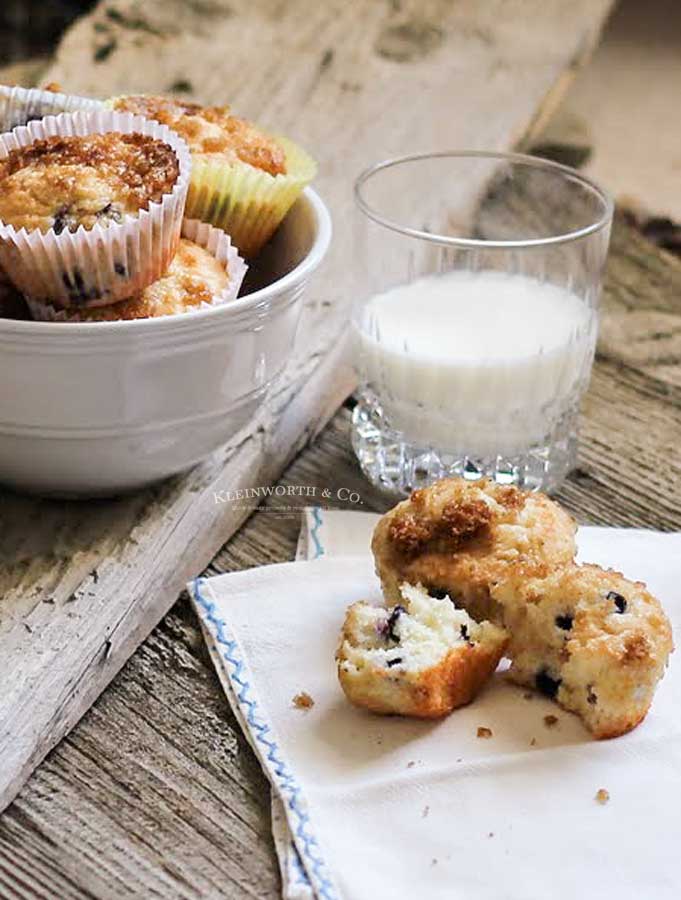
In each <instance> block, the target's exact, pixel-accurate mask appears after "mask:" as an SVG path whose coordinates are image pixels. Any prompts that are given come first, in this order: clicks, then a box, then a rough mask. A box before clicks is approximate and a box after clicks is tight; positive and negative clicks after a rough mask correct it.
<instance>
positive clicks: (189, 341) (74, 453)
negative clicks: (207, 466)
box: [0, 188, 331, 496]
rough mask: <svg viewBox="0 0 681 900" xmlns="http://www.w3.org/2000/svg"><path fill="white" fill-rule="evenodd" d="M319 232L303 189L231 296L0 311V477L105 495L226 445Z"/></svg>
mask: <svg viewBox="0 0 681 900" xmlns="http://www.w3.org/2000/svg"><path fill="white" fill-rule="evenodd" d="M330 238H331V220H330V218H329V214H328V211H327V209H326V207H325V205H324V203H323V202H322V201H321V200H320V198H319V196H318V195H317V194H316V193H315V192H314V191H313V190H311V189H310V188H307V189H306V190H305V191H304V193H303V194H302V196H301V197H300V199H299V200H298V202H297V203H296V204H295V206H294V207H293V208H292V209H291V211H290V212H289V214H288V216H287V217H286V219H285V220H284V222H283V224H282V225H281V227H280V229H279V231H278V232H277V234H276V235H275V237H274V239H273V240H272V242H271V243H270V245H269V246H268V247H267V248H266V250H265V251H263V253H262V254H261V256H260V258H259V260H258V262H257V264H256V265H253V266H252V267H251V271H249V273H248V274H247V276H246V281H245V283H244V286H243V287H242V296H241V297H240V298H239V299H238V300H236V301H234V302H233V303H231V304H226V305H225V306H222V307H216V308H215V309H207V310H199V311H197V312H193V313H187V314H185V315H180V316H168V317H166V318H159V319H142V320H139V321H132V322H93V323H54V322H19V321H11V320H7V319H0V482H2V483H4V484H6V485H10V486H12V487H14V488H17V489H19V490H28V491H31V492H38V493H45V494H59V495H81V496H83V495H86V496H95V495H106V494H116V493H120V492H123V491H129V490H133V489H135V488H138V487H141V486H142V485H145V484H149V483H150V482H153V481H157V480H159V479H161V478H165V477H167V476H169V475H173V474H175V473H177V472H181V471H183V470H185V469H188V468H189V467H191V466H192V465H193V464H194V463H196V462H198V461H199V460H200V459H202V458H203V457H205V456H207V455H208V454H210V453H211V452H212V451H213V450H215V449H217V448H218V447H219V446H220V445H221V444H224V443H225V442H226V441H227V440H229V438H230V437H232V436H233V435H234V434H235V433H236V432H237V431H238V430H239V429H240V428H241V427H242V426H243V425H244V424H245V423H246V422H247V421H248V419H249V418H250V417H252V416H253V414H254V413H255V412H256V410H257V408H258V406H259V404H260V403H261V402H262V400H263V398H264V396H265V394H266V393H267V390H268V388H269V386H270V385H271V384H272V382H273V380H274V379H275V378H276V376H277V375H278V374H279V373H280V372H281V370H282V368H283V367H284V364H285V363H286V361H287V359H288V357H289V356H290V354H291V351H292V349H293V344H294V340H295V334H296V328H297V325H298V321H299V318H300V311H301V306H302V304H301V297H302V294H303V291H304V290H305V287H306V284H307V282H308V280H309V278H310V276H311V275H312V273H313V271H314V270H315V269H316V268H317V266H318V265H319V263H320V262H321V260H322V258H323V257H324V254H325V253H326V250H327V248H328V245H329V241H330ZM249 291H250V292H249ZM245 292H249V293H245Z"/></svg>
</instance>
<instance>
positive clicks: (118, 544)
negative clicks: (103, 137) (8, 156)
mask: <svg viewBox="0 0 681 900" xmlns="http://www.w3.org/2000/svg"><path fill="white" fill-rule="evenodd" d="M610 5H611V3H610V0H573V2H571V3H566V2H563V0H553V2H550V3H546V2H540V0H524V2H523V3H519V2H513V3H509V2H507V0H504V2H501V0H494V2H490V3H487V4H484V5H480V4H475V3H473V2H466V3H459V4H451V3H449V2H446V0H428V2H416V0H408V2H406V0H405V2H403V3H399V4H395V3H384V2H370V3H363V4H349V3H346V2H341V0H334V2H331V3H326V4H318V3H314V2H311V0H294V2H288V3H286V4H282V3H279V2H274V0H237V2H233V0H230V3H229V6H228V5H227V4H226V3H224V2H223V0H210V2H203V0H202V2H194V0H192V2H191V3H188V2H184V0H182V2H181V0H153V2H145V3H144V4H142V3H140V2H136V0H118V2H113V0H107V2H104V3H100V4H99V5H98V6H97V7H96V9H95V11H94V12H93V13H92V15H90V16H88V17H86V18H85V19H83V20H82V21H81V22H79V23H78V24H77V25H76V26H75V27H74V28H73V29H72V30H71V32H70V33H69V34H68V35H67V37H66V39H65V40H64V42H63V44H62V46H61V48H60V49H59V52H58V55H57V60H56V63H55V65H54V66H53V68H52V69H51V71H50V72H49V73H48V74H47V75H46V78H48V79H49V80H56V81H60V82H61V83H62V85H63V87H64V88H65V89H66V90H70V91H82V92H91V93H94V94H99V95H107V94H111V93H116V92H120V91H126V90H128V91H129V90H135V91H168V90H179V89H181V90H185V91H191V92H194V93H195V94H196V96H197V97H198V98H199V99H201V100H203V101H204V102H210V101H216V102H224V101H225V100H230V101H232V102H233V104H234V106H235V107H236V108H237V109H240V110H243V111H245V112H246V113H247V114H248V115H250V116H252V117H255V118H259V119H261V120H262V122H263V123H264V124H266V125H271V126H273V127H276V128H277V129H281V130H283V131H287V132H290V133H291V134H292V135H293V136H294V137H296V138H298V139H299V140H301V141H302V142H303V143H304V144H306V145H307V146H309V147H310V149H312V150H313V152H315V153H316V155H317V156H318V157H319V158H320V161H321V177H320V187H321V190H322V193H323V194H324V195H325V196H326V197H327V199H328V200H329V203H330V205H331V208H332V211H333V213H334V215H335V218H336V221H337V222H338V223H339V228H338V231H337V234H338V238H337V240H336V242H335V246H334V251H333V253H332V255H331V257H332V258H331V260H330V262H329V265H328V266H327V268H326V273H325V277H320V278H319V279H318V280H317V282H316V284H315V286H314V289H313V291H312V293H311V296H310V298H309V301H308V303H307V305H306V309H305V315H304V320H303V326H302V330H301V338H300V340H299V343H298V345H297V350H296V352H295V354H294V357H293V359H292V361H291V365H290V367H289V369H288V371H287V373H286V376H285V377H284V378H283V379H282V382H281V384H280V385H279V388H278V391H277V392H276V394H275V396H274V397H272V398H271V400H270V401H269V403H268V404H266V408H265V409H264V410H263V414H262V417H261V418H260V419H259V421H258V422H257V423H254V425H253V427H252V428H251V429H250V430H248V431H246V432H245V433H243V434H242V435H240V437H239V439H238V440H235V441H233V442H232V443H231V444H230V445H229V446H228V447H226V448H224V449H223V450H221V451H220V452H218V453H217V454H215V456H214V457H213V458H212V459H211V460H209V461H208V462H206V463H205V464H204V465H202V466H200V467H198V468H197V469H196V470H194V471H193V472H192V473H190V474H189V475H188V476H186V477H184V478H178V479H175V480H174V481H172V482H169V483H167V484H165V485H163V486H162V487H160V488H156V489H153V490H150V491H147V492H144V493H141V494H139V495H137V496H135V497H130V498H127V499H124V500H120V501H117V502H109V503H97V504H87V505H86V504H79V505H75V504H63V505H55V504H49V503H44V502H40V501H33V500H27V499H23V498H15V497H9V496H6V495H5V496H3V497H2V506H1V509H0V516H2V522H1V528H0V560H2V561H3V562H4V565H3V568H2V569H0V586H1V589H2V594H3V600H2V603H1V604H0V656H1V657H2V659H3V661H4V662H5V664H6V665H7V667H8V669H9V671H10V672H12V677H11V678H10V679H9V682H8V684H7V686H6V688H5V689H4V690H3V692H2V696H1V697H0V754H1V756H2V768H1V769H0V808H2V807H3V806H4V805H6V804H7V803H8V802H9V801H10V800H11V799H12V797H13V796H14V795H15V794H16V792H17V790H18V789H19V787H20V786H21V784H22V783H23V781H24V780H25V779H26V777H27V776H28V774H29V773H30V772H31V771H32V769H33V768H34V767H35V766H36V765H37V764H38V762H39V761H40V760H41V759H42V758H43V756H44V755H45V753H46V752H47V751H48V750H49V749H50V748H51V747H52V746H54V745H55V743H57V742H58V741H59V740H60V739H61V738H62V737H63V736H64V735H65V734H66V733H67V732H68V731H69V729H70V728H71V727H72V726H73V724H74V723H75V722H76V721H77V720H78V718H79V717H80V716H81V715H82V714H83V712H84V711H85V710H86V709H88V707H89V706H90V704H91V703H92V701H93V700H94V699H95V698H96V697H97V696H98V694H99V693H100V692H101V690H102V689H103V688H104V687H105V686H106V684H108V682H109V681H110V680H111V678H112V677H113V676H114V675H115V674H116V672H117V671H118V670H119V669H120V667H121V666H122V665H123V663H124V661H125V660H126V659H127V658H128V657H129V655H130V654H131V653H132V651H133V650H134V649H135V647H136V646H137V645H138V644H139V643H140V641H141V640H143V638H144V637H145V636H146V635H147V634H148V633H149V631H150V630H151V628H152V627H153V626H154V625H155V623H156V622H158V620H159V619H160V618H161V616H162V615H163V614H164V613H165V612H166V611H167V609H168V608H169V607H170V605H171V604H172V603H173V601H174V599H175V598H176V596H177V594H178V592H179V590H180V588H181V585H182V584H183V583H184V582H185V580H186V579H187V578H189V577H190V576H192V575H194V574H195V573H196V572H197V571H198V570H200V569H201V568H202V567H203V566H205V565H206V563H207V562H208V561H209V560H210V558H211V557H212V555H213V554H214V553H215V551H216V550H217V549H218V547H219V546H220V545H221V544H222V543H223V542H224V541H225V540H226V539H227V538H228V537H229V536H230V535H231V534H232V533H233V532H234V530H235V529H236V528H237V527H238V526H239V524H240V523H241V521H242V519H243V515H244V514H243V513H238V512H236V511H233V510H229V509H225V508H224V507H222V506H216V505H215V504H214V503H213V494H214V492H215V491H219V490H222V489H233V488H236V487H239V486H243V485H247V484H253V483H256V484H257V483H262V482H268V481H270V480H271V479H272V478H274V477H276V475H277V474H278V473H279V471H280V470H281V468H282V466H283V465H284V464H285V462H286V461H287V460H288V459H290V457H291V455H292V454H294V453H295V452H296V450H297V449H298V448H299V447H300V446H302V444H303V443H304V441H305V440H306V439H307V437H309V435H310V433H311V432H312V431H314V430H315V429H316V428H318V427H319V425H320V424H322V423H323V422H324V421H325V420H326V418H327V417H328V415H329V414H330V413H331V411H332V410H333V409H334V408H335V407H336V406H337V404H338V403H339V402H340V400H341V399H342V397H343V396H344V395H345V394H346V393H347V391H348V389H349V386H350V383H351V381H350V379H349V378H348V377H346V375H345V374H343V372H344V370H341V369H340V368H339V366H340V365H341V363H342V353H341V348H340V346H339V336H340V335H341V334H342V332H343V329H344V322H345V320H346V317H347V311H348V303H349V301H350V300H351V288H350V282H349V277H350V275H351V274H352V266H351V264H350V260H351V258H352V255H351V253H352V251H351V246H350V243H349V239H350V234H351V229H350V228H349V227H348V224H347V223H348V221H349V216H350V212H349V204H350V183H351V178H352V175H353V174H354V173H355V172H356V171H358V170H359V169H360V168H361V167H362V166H364V165H365V164H367V163H368V162H370V161H371V160H373V159H374V158H375V157H376V156H380V155H384V154H390V153H395V152H403V151H405V150H407V149H410V148H413V147H414V145H415V143H416V144H417V145H418V146H436V145H454V144H458V145H463V144H466V145H469V146H474V145H477V146H480V145H485V146H487V147H497V148H500V147H508V146H509V145H510V144H512V143H513V142H514V141H515V140H516V139H518V138H519V137H520V136H521V135H522V133H523V132H524V131H525V129H526V128H527V126H528V123H530V122H531V121H532V119H533V116H534V115H535V112H536V110H537V108H538V107H540V106H541V103H542V101H543V100H544V98H545V96H546V95H547V93H548V92H549V91H550V90H551V88H552V86H553V85H554V84H555V83H556V81H557V80H558V79H560V78H561V77H562V76H563V73H564V71H565V70H566V68H567V69H572V68H574V65H575V61H576V60H581V59H582V57H583V56H584V53H585V52H586V50H587V49H588V48H589V47H590V46H591V45H592V44H593V41H594V40H595V38H596V36H597V35H598V32H599V28H600V25H601V24H602V21H603V18H604V16H605V14H606V12H607V10H608V9H609V7H610ZM528 22H531V25H532V27H531V29H529V28H528V27H527V23H528ZM245 73H247V75H246V77H245ZM424 98H427V102H424ZM332 348H333V349H334V353H335V355H334V354H330V351H331V349H332ZM93 877H95V876H93Z"/></svg>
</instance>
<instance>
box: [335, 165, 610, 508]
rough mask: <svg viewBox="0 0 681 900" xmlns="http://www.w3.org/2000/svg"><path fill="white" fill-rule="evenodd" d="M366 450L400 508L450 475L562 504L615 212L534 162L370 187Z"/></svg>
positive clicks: (402, 178) (358, 443)
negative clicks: (402, 500) (550, 495)
mask: <svg viewBox="0 0 681 900" xmlns="http://www.w3.org/2000/svg"><path fill="white" fill-rule="evenodd" d="M355 199H356V211H355V216H356V222H355V228H354V238H355V269H356V274H357V282H358V283H357V298H358V299H357V301H356V303H355V307H354V311H353V318H352V334H353V343H354V354H355V364H356V369H357V373H358V375H359V381H360V386H359V390H358V394H357V401H358V402H357V405H356V407H355V410H354V414H353V446H354V449H355V452H356V454H357V458H358V460H359V463H360V465H361V467H362V469H363V471H364V472H365V474H366V475H367V477H368V478H369V479H370V480H371V481H372V482H373V483H374V484H375V485H377V486H380V487H382V488H384V489H386V490H388V491H391V492H393V493H398V494H405V493H407V492H409V491H410V490H412V489H413V488H416V487H419V486H422V485H425V484H429V483H431V482H432V481H435V480H436V479H438V478H443V477H446V476H448V475H459V476H463V477H465V478H469V479H472V480H473V479H477V478H481V477H484V476H488V477H491V478H493V479H495V480H496V481H498V482H501V483H504V484H517V485H520V486H524V487H529V488H536V489H542V490H553V489H555V488H556V487H557V486H558V485H559V484H560V483H561V481H562V480H563V479H564V478H565V476H566V475H567V473H568V472H569V470H570V469H571V468H572V467H573V465H574V464H575V460H576V453H577V421H578V413H579V404H580V398H581V396H582V394H583V393H584V390H585V389H586V387H587V385H588V382H589V376H590V372H591V366H592V363H593V357H594V350H595V344H596V334H597V328H598V298H599V293H600V286H601V278H602V273H603V266H604V263H605V258H606V254H607V248H608V241H609V236H610V225H611V220H612V212H613V205H612V201H611V200H610V198H609V197H608V195H607V194H606V193H605V192H604V191H603V190H601V188H599V187H598V186H597V185H596V184H594V183H593V182H592V181H591V180H590V179H588V178H586V177H584V176H583V175H581V174H580V173H579V172H577V171H575V170H573V169H570V168H568V167H566V166H561V165H558V164H556V163H553V162H549V161H546V160H542V159H538V158H534V157H531V156H523V155H520V154H496V153H481V152H476V151H470V152H451V153H436V154H421V155H415V156H408V157H402V158H400V159H392V160H388V161H386V162H382V163H379V164H378V165H375V166H373V167H371V168H370V169H367V170H366V171H365V172H363V173H362V175H360V177H359V179H358V180H357V182H356V184H355Z"/></svg>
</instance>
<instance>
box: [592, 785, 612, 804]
mask: <svg viewBox="0 0 681 900" xmlns="http://www.w3.org/2000/svg"><path fill="white" fill-rule="evenodd" d="M595 799H596V803H600V804H601V806H605V804H606V803H607V802H608V800H609V799H610V793H609V791H606V789H605V788H599V790H598V791H596V798H595Z"/></svg>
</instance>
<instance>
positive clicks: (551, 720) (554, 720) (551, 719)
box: [544, 716, 559, 728]
mask: <svg viewBox="0 0 681 900" xmlns="http://www.w3.org/2000/svg"><path fill="white" fill-rule="evenodd" d="M558 721H559V719H558V716H544V725H546V727H547V728H553V727H554V726H555V725H557V724H558Z"/></svg>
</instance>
